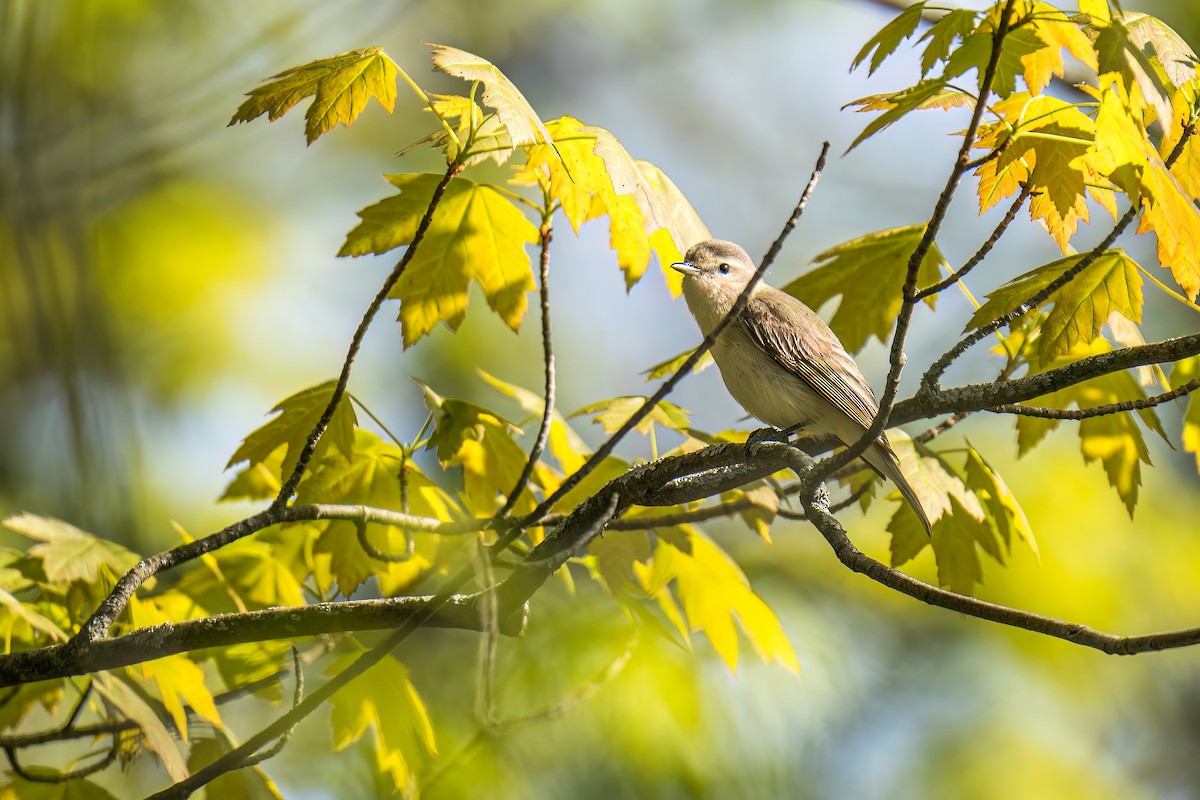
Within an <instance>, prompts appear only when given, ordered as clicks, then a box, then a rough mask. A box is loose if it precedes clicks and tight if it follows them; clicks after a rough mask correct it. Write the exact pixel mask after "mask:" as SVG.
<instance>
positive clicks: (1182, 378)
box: [1171, 356, 1200, 470]
mask: <svg viewBox="0 0 1200 800" xmlns="http://www.w3.org/2000/svg"><path fill="white" fill-rule="evenodd" d="M1196 378H1200V356H1193V357H1192V358H1189V359H1185V360H1184V361H1178V362H1176V364H1175V369H1173V370H1172V371H1171V388H1172V389H1177V388H1179V387H1180V386H1183V385H1184V384H1185V383H1190V382H1191V381H1194V380H1195V379H1196ZM1183 449H1184V450H1185V451H1187V452H1189V453H1194V454H1195V456H1196V469H1197V470H1200V391H1197V392H1192V393H1191V395H1190V396H1189V397H1188V400H1187V411H1185V412H1184V415H1183Z"/></svg>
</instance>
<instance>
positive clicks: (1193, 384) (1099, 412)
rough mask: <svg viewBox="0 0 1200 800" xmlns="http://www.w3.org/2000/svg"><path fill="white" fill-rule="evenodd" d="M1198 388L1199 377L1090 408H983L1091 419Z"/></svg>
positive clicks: (1138, 408)
mask: <svg viewBox="0 0 1200 800" xmlns="http://www.w3.org/2000/svg"><path fill="white" fill-rule="evenodd" d="M1198 388H1200V378H1196V379H1195V380H1193V381H1188V382H1187V383H1185V384H1183V385H1182V386H1177V387H1176V388H1174V389H1172V390H1171V391H1169V392H1163V393H1162V394H1157V395H1154V396H1153V397H1142V398H1139V399H1137V400H1126V401H1124V402H1122V403H1108V404H1106V405H1102V406H1092V407H1091V408H1044V407H1041V406H1023V405H1017V404H1015V403H1008V404H1005V405H999V406H993V407H992V408H985V409H983V410H984V411H990V412H991V413H993V414H1016V415H1018V416H1022V417H1040V418H1042V419H1074V420H1080V419H1091V418H1092V417H1103V416H1107V415H1108V414H1120V413H1122V412H1124V411H1141V410H1142V409H1146V408H1153V407H1154V406H1157V405H1161V404H1162V403H1169V402H1170V401H1172V400H1176V399H1178V398H1180V397H1183V396H1184V395H1186V394H1188V393H1189V392H1194V391H1195V390H1196V389H1198Z"/></svg>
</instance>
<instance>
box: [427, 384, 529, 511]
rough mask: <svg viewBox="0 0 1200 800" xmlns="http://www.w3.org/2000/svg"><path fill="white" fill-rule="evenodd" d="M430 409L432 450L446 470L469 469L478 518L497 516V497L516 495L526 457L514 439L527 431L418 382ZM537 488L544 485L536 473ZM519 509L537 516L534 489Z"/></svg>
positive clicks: (470, 502)
mask: <svg viewBox="0 0 1200 800" xmlns="http://www.w3.org/2000/svg"><path fill="white" fill-rule="evenodd" d="M413 380H414V381H416V382H417V384H418V385H420V387H421V389H422V391H423V392H424V394H425V405H426V407H427V408H428V409H429V410H430V411H432V412H433V415H434V429H433V434H432V435H431V436H430V437H429V444H428V446H427V449H430V450H436V452H437V457H438V461H440V462H441V463H442V466H444V467H445V466H450V465H456V466H460V467H462V469H463V485H464V491H465V494H466V500H467V507H468V509H469V510H470V511H471V512H472V513H473V514H475V515H476V516H490V515H492V514H495V513H496V496H497V494H502V493H505V492H509V491H511V490H512V488H513V486H514V485H516V482H517V477H518V476H519V475H520V474H521V471H522V469H523V468H524V466H525V461H526V455H525V451H524V450H523V449H521V446H520V445H519V444H517V441H516V439H515V438H514V434H516V435H519V434H520V433H521V429H520V428H518V427H517V426H515V425H513V424H512V423H511V422H509V421H508V420H506V419H504V418H503V417H501V416H499V415H498V414H496V413H495V412H493V411H491V410H490V409H487V408H484V407H483V406H480V405H476V404H475V403H470V402H467V401H465V400H457V399H454V398H447V397H442V396H440V395H439V394H437V393H436V392H434V391H433V389H431V388H430V387H429V386H428V385H426V384H425V383H423V382H422V381H420V380H419V379H417V378H413ZM531 482H532V483H534V484H536V483H537V482H538V474H537V473H536V472H535V473H534V476H533V480H532V481H531ZM517 508H519V509H522V510H531V509H532V508H533V502H532V496H531V495H530V494H529V487H526V488H525V490H524V491H523V492H522V500H521V503H520V504H519V505H518V506H517Z"/></svg>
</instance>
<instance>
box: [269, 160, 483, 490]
mask: <svg viewBox="0 0 1200 800" xmlns="http://www.w3.org/2000/svg"><path fill="white" fill-rule="evenodd" d="M462 169H463V165H462V164H461V163H459V162H457V161H454V162H451V164H450V165H449V166H448V167H446V174H445V175H443V176H442V179H441V180H440V181H439V182H438V184H437V186H436V187H434V190H433V195H432V196H431V197H430V199H429V206H428V208H426V210H425V214H424V216H422V217H421V221H420V223H418V225H417V230H416V232H415V233H414V234H413V237H412V241H411V242H409V245H408V248H407V249H405V251H404V255H403V256H401V257H400V261H399V262H397V264H396V266H395V267H394V268H393V269H392V271H391V273H390V274H389V275H388V276H387V279H386V280H385V281H384V282H383V286H381V287H380V288H379V291H378V292H377V293H376V295H375V299H373V300H372V301H371V304H370V305H369V306H367V311H366V313H365V314H363V317H362V319H361V320H360V321H359V323H358V327H357V328H356V329H355V331H354V336H353V337H351V339H350V347H349V349H348V350H347V351H346V358H345V360H344V361H343V362H342V371H341V373H340V374H339V375H338V380H337V385H336V386H335V387H334V390H333V394H331V395H330V396H329V402H328V403H327V404H326V406H325V410H324V411H323V412H322V413H321V418H320V419H319V420H318V421H317V424H316V425H314V426H313V429H312V430H311V431H310V432H309V434H308V438H307V439H306V440H305V442H304V447H303V448H302V449H301V450H300V455H299V457H298V458H297V460H296V466H295V467H293V468H292V473H291V475H289V476H288V478H287V480H285V481H284V482H283V485H282V486H281V487H280V488H279V494H278V495H276V496H275V502H274V503H272V504H271V507H272V508H276V507H280V508H281V507H283V506H284V505H286V504H287V502H288V500H289V499H291V497H292V495H293V494H295V492H296V486H297V485H298V484H299V483H300V479H301V478H302V477H304V472H305V470H307V469H308V462H309V461H310V460H311V459H312V456H313V453H314V452H315V451H316V449H317V444H318V443H319V442H320V441H321V437H322V436H324V435H325V429H326V428H328V427H329V423H330V421H331V420H332V419H333V414H334V412H335V411H337V407H338V403H340V402H341V400H342V395H344V394H345V393H346V385H347V384H348V383H349V382H350V370H351V368H352V367H353V366H354V359H355V358H357V357H358V350H359V348H360V347H361V346H362V341H363V338H364V337H365V336H366V335H367V329H368V328H370V327H371V323H372V322H373V321H374V320H375V315H376V314H377V313H379V309H380V308H381V307H382V306H383V302H384V301H385V300H387V297H388V294H390V293H391V291H392V287H394V286H395V285H396V282H397V281H399V280H400V277H401V276H402V275H403V274H404V270H405V268H406V267H408V265H409V262H411V261H412V259H413V256H415V255H416V254H417V248H418V247H420V245H421V241H422V240H423V239H424V238H425V233H426V232H427V231H428V230H429V226H430V224H431V223H432V222H433V214H434V212H435V211H436V210H437V207H438V204H439V203H440V202H441V200H442V195H443V194H445V192H446V187H447V186H449V185H450V181H452V180H454V177H455V176H456V175H458V173H459V172H461V171H462Z"/></svg>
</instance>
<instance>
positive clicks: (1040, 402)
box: [1016, 338, 1167, 517]
mask: <svg viewBox="0 0 1200 800" xmlns="http://www.w3.org/2000/svg"><path fill="white" fill-rule="evenodd" d="M1111 350H1112V345H1110V344H1109V343H1108V342H1107V341H1105V340H1104V339H1102V338H1097V339H1096V340H1095V341H1093V342H1092V343H1091V344H1090V345H1079V346H1077V347H1076V348H1075V349H1074V350H1072V351H1071V352H1069V353H1067V354H1065V355H1063V356H1060V357H1059V358H1057V359H1055V360H1054V361H1053V362H1051V363H1050V364H1049V365H1047V367H1046V369H1047V370H1051V369H1057V368H1058V367H1062V366H1066V365H1067V364H1070V363H1072V362H1074V361H1077V360H1079V359H1081V358H1086V357H1088V356H1093V355H1099V354H1101V353H1107V352H1110V351H1111ZM1145 396H1146V393H1145V391H1144V390H1143V389H1142V387H1141V386H1139V385H1138V382H1137V379H1136V378H1135V377H1134V375H1133V373H1131V372H1115V373H1110V374H1108V375H1102V376H1100V377H1098V378H1093V379H1091V380H1089V381H1085V382H1083V383H1078V384H1075V385H1074V386H1068V387H1067V388H1065V389H1062V390H1060V391H1057V392H1054V393H1052V394H1048V395H1044V396H1042V397H1038V398H1035V399H1033V400H1030V401H1029V404H1030V405H1037V406H1046V407H1049V408H1059V409H1065V408H1070V407H1071V406H1076V407H1078V408H1093V407H1095V406H1102V405H1109V404H1111V403H1120V402H1125V401H1127V400H1138V399H1142V398H1145ZM1137 416H1138V417H1140V418H1141V420H1142V423H1143V424H1144V425H1145V426H1146V427H1147V428H1149V429H1150V430H1152V431H1154V432H1155V433H1157V434H1158V435H1159V436H1161V437H1162V438H1163V440H1164V441H1167V437H1166V432H1165V431H1164V430H1163V428H1162V424H1161V423H1160V422H1159V420H1158V414H1157V413H1156V412H1155V410H1154V409H1153V408H1145V409H1141V410H1140V411H1138V412H1137ZM1059 423H1060V421H1059V420H1055V419H1041V418H1037V417H1024V416H1022V417H1018V418H1017V423H1016V424H1017V446H1018V452H1019V454H1020V455H1025V454H1026V453H1027V452H1029V451H1030V450H1031V449H1033V447H1034V446H1036V445H1037V444H1038V443H1039V442H1040V441H1041V440H1042V439H1043V438H1044V437H1045V436H1046V434H1047V433H1049V432H1050V431H1052V430H1054V429H1055V428H1057V427H1058V425H1059ZM1079 444H1080V451H1081V452H1082V454H1083V460H1084V462H1085V463H1091V462H1093V461H1099V462H1101V464H1102V465H1103V467H1104V471H1105V474H1106V475H1107V477H1108V483H1109V485H1110V486H1112V487H1113V488H1114V489H1116V491H1117V494H1118V495H1119V496H1120V498H1121V500H1122V502H1123V503H1124V504H1125V508H1126V510H1127V511H1128V512H1129V515H1130V516H1131V517H1132V516H1133V510H1134V507H1135V506H1136V505H1137V500H1138V487H1139V486H1140V485H1141V482H1142V478H1141V465H1142V464H1150V451H1149V450H1148V449H1147V447H1146V442H1145V439H1144V437H1143V436H1142V431H1141V429H1140V428H1139V427H1138V425H1137V421H1136V418H1135V416H1134V414H1133V413H1130V412H1125V413H1121V414H1107V415H1105V416H1102V417H1090V418H1088V419H1085V420H1082V421H1081V422H1080V423H1079Z"/></svg>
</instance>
